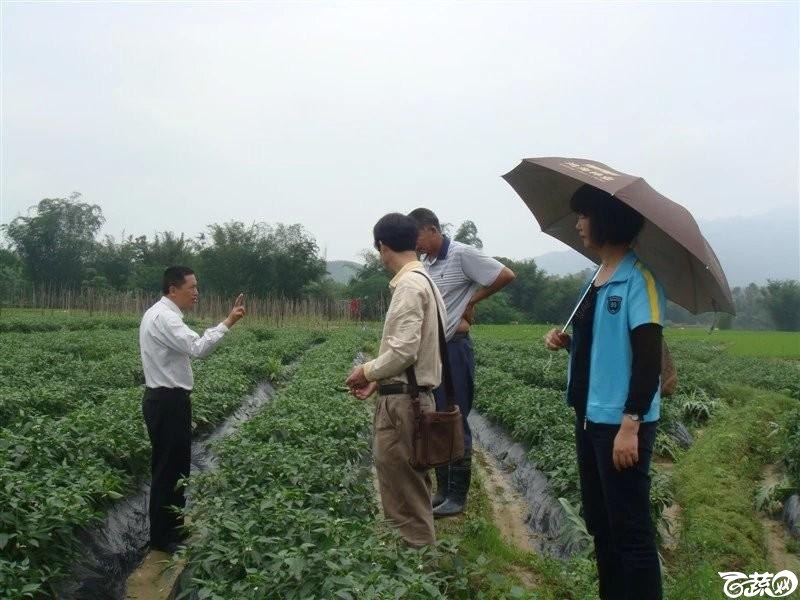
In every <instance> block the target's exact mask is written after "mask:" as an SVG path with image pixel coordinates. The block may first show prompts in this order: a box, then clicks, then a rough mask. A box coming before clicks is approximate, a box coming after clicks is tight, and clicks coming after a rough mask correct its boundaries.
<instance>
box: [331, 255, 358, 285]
mask: <svg viewBox="0 0 800 600" xmlns="http://www.w3.org/2000/svg"><path fill="white" fill-rule="evenodd" d="M327 265H328V275H330V276H331V279H333V280H334V281H336V282H337V283H349V282H350V280H351V279H352V278H353V277H354V276H355V274H356V273H357V272H358V270H359V269H360V268H361V267H362V266H363V265H361V264H360V263H357V262H352V261H350V260H329V261H328V263H327Z"/></svg>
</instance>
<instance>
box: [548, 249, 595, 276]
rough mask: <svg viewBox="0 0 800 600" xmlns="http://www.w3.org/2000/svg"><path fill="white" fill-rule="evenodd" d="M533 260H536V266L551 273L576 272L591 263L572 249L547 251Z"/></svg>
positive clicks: (566, 273)
mask: <svg viewBox="0 0 800 600" xmlns="http://www.w3.org/2000/svg"><path fill="white" fill-rule="evenodd" d="M534 260H535V261H536V266H537V267H539V268H540V269H544V270H545V271H547V272H548V273H552V274H553V275H569V274H571V273H578V272H579V271H583V270H584V269H586V268H588V267H591V266H592V265H593V263H592V262H591V261H589V259H588V258H586V257H584V256H583V255H582V254H578V253H577V252H575V251H574V250H564V251H562V252H548V253H547V254H542V255H541V256H537V257H536V258H535V259H534Z"/></svg>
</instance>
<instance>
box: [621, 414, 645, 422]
mask: <svg viewBox="0 0 800 600" xmlns="http://www.w3.org/2000/svg"><path fill="white" fill-rule="evenodd" d="M622 416H623V417H628V418H629V419H630V420H631V421H636V422H637V423H638V422H639V421H641V418H640V417H639V415H637V414H636V413H622Z"/></svg>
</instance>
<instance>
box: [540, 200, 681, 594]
mask: <svg viewBox="0 0 800 600" xmlns="http://www.w3.org/2000/svg"><path fill="white" fill-rule="evenodd" d="M570 208H571V209H572V211H573V212H574V213H576V214H577V224H576V225H575V229H576V230H577V233H578V235H579V237H580V239H581V240H582V243H583V246H584V247H585V249H586V250H589V251H591V252H592V253H594V254H595V255H596V256H597V258H598V259H599V260H600V268H599V269H598V270H597V272H596V273H595V276H594V278H593V279H592V281H591V282H590V283H589V284H588V286H587V288H586V290H585V293H584V294H583V296H582V298H581V300H580V302H579V305H578V307H577V309H576V311H575V314H574V317H573V319H572V336H570V335H568V334H567V333H565V332H563V331H559V330H558V329H553V330H551V331H550V332H549V333H548V334H547V335H546V336H545V345H546V346H547V348H548V349H550V350H553V351H556V350H559V349H562V348H564V349H567V350H568V351H569V353H570V362H569V370H568V385H567V401H568V403H569V404H570V405H571V406H573V407H574V409H575V415H576V420H575V438H576V449H577V458H578V468H579V473H580V486H581V498H582V502H583V511H584V517H585V520H586V527H587V529H588V531H589V532H590V533H591V534H592V536H593V537H594V546H595V556H596V559H597V569H598V574H599V578H600V597H601V598H602V599H603V600H606V599H614V600H617V599H620V600H623V599H624V600H628V599H630V600H634V599H635V600H649V599H656V600H660V599H661V598H662V583H661V570H660V565H659V559H658V549H657V547H656V543H655V531H654V527H653V523H652V519H651V517H650V475H649V470H650V459H651V456H652V452H653V443H654V441H655V435H656V424H657V421H658V418H659V404H660V393H659V377H660V373H661V344H662V339H661V338H662V325H663V317H664V310H665V307H666V297H665V293H664V290H663V288H662V287H661V285H660V284H659V282H658V281H657V280H656V278H655V277H654V276H653V273H652V272H651V271H650V269H648V267H647V266H646V265H644V264H643V263H642V262H641V261H640V260H639V258H638V256H637V255H636V253H635V252H634V251H633V250H632V249H631V245H632V244H633V242H634V240H635V239H636V237H637V235H638V234H639V233H640V231H641V230H642V227H643V225H644V223H645V220H644V217H642V215H641V214H639V213H638V212H637V211H635V210H634V209H633V208H631V207H630V206H628V205H627V204H625V203H623V202H621V201H620V200H618V199H616V198H615V197H614V196H612V195H611V194H609V193H607V192H604V191H601V190H599V189H597V188H596V187H593V186H591V185H583V186H581V187H580V188H578V190H577V191H576V192H575V193H574V195H573V196H572V199H571V201H570Z"/></svg>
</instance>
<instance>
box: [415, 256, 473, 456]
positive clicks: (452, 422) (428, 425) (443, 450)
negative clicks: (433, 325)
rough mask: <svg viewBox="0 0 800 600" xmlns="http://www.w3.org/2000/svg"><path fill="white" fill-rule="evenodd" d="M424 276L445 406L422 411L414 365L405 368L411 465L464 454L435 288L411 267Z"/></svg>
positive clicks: (428, 279)
mask: <svg viewBox="0 0 800 600" xmlns="http://www.w3.org/2000/svg"><path fill="white" fill-rule="evenodd" d="M412 273H417V274H418V275H420V276H421V277H424V278H425V279H426V280H427V281H428V284H429V285H430V286H431V291H432V292H433V301H434V302H435V303H436V320H437V325H438V328H439V355H440V357H441V360H442V383H443V385H444V391H445V398H446V399H447V410H446V411H444V412H427V413H423V412H422V410H421V409H420V404H419V386H418V385H417V376H416V373H415V372H414V366H413V365H412V366H410V367H408V369H406V376H407V377H408V385H409V394H410V395H411V405H412V407H413V409H414V422H415V424H416V426H415V431H414V443H413V454H412V456H411V458H410V459H409V462H410V463H411V466H412V467H414V468H415V469H429V468H432V467H440V466H444V465H446V464H448V463H450V462H451V461H454V460H458V459H461V458H463V456H464V424H463V422H462V420H461V419H462V417H461V411H460V410H459V408H458V406H456V405H455V402H454V399H455V389H454V387H453V378H452V373H451V371H450V361H449V359H448V356H447V341H446V339H445V334H444V325H443V324H442V315H441V313H440V312H439V303H438V302H436V290H435V288H434V287H433V282H432V281H431V280H430V278H429V277H428V276H427V275H425V274H424V273H421V272H420V271H412Z"/></svg>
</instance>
